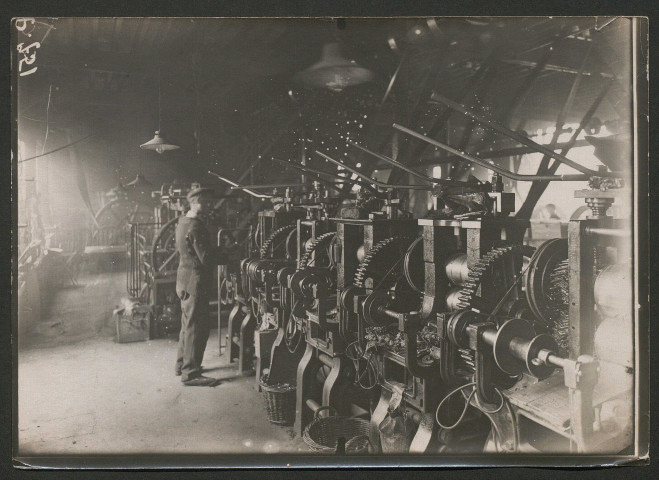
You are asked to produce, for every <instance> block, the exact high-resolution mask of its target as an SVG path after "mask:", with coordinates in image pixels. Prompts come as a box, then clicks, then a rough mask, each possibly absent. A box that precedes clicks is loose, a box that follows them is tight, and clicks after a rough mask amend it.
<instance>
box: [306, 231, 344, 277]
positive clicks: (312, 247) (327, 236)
mask: <svg viewBox="0 0 659 480" xmlns="http://www.w3.org/2000/svg"><path fill="white" fill-rule="evenodd" d="M334 237H336V232H328V233H323V234H322V235H319V236H318V237H316V238H315V239H314V240H313V241H312V242H311V243H310V244H309V245H307V248H306V251H305V252H304V254H303V255H302V257H301V258H300V268H299V269H300V270H303V269H305V268H307V266H308V265H309V261H310V260H311V255H312V254H313V253H314V252H316V251H318V250H319V249H320V248H323V247H328V246H329V245H330V244H331V243H332V240H334Z"/></svg>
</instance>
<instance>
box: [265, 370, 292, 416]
mask: <svg viewBox="0 0 659 480" xmlns="http://www.w3.org/2000/svg"><path fill="white" fill-rule="evenodd" d="M260 383H261V392H262V394H263V404H264V406H265V413H266V415H267V417H268V421H269V422H270V423H274V424H275V425H292V424H293V423H294V422H295V385H290V384H286V385H268V379H267V377H263V378H262V379H261V382H260Z"/></svg>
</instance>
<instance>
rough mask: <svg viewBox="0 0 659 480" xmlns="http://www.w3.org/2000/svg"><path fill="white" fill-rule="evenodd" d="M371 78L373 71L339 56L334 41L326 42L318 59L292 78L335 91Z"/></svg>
mask: <svg viewBox="0 0 659 480" xmlns="http://www.w3.org/2000/svg"><path fill="white" fill-rule="evenodd" d="M372 79H373V72H371V71H370V70H368V69H367V68H364V67H362V66H360V65H359V64H357V62H355V61H354V60H348V59H346V58H344V57H343V56H341V52H340V50H339V44H338V43H336V42H332V43H326V44H325V45H324V46H323V53H322V56H321V58H320V61H318V62H316V63H315V64H313V65H312V66H311V67H309V68H307V69H306V70H303V71H302V72H298V73H297V74H296V75H295V76H294V77H293V80H295V81H296V82H299V83H301V84H304V85H306V86H309V87H319V88H329V89H330V90H333V91H335V92H340V91H341V90H343V89H344V88H346V87H350V86H353V85H359V84H361V83H365V82H369V81H371V80H372Z"/></svg>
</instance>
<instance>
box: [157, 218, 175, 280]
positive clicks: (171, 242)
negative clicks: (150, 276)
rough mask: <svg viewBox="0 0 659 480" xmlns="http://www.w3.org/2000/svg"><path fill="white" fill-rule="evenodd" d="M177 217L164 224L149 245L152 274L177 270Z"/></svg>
mask: <svg viewBox="0 0 659 480" xmlns="http://www.w3.org/2000/svg"><path fill="white" fill-rule="evenodd" d="M178 219H179V217H176V218H172V219H171V220H170V221H169V222H167V223H166V224H164V225H163V226H162V227H161V228H160V230H158V233H157V234H156V236H155V237H154V239H153V243H152V245H151V265H152V267H153V271H154V273H162V272H165V271H173V270H176V269H177V268H178V262H179V253H178V249H177V248H176V225H177V224H178Z"/></svg>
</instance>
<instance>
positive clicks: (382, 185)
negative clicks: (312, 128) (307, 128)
mask: <svg viewBox="0 0 659 480" xmlns="http://www.w3.org/2000/svg"><path fill="white" fill-rule="evenodd" d="M315 153H316V154H317V155H320V156H321V157H323V158H324V159H325V160H328V161H330V162H332V163H333V164H335V165H338V166H340V167H343V168H345V169H346V170H348V171H349V172H350V173H354V174H355V175H357V176H358V177H361V178H363V179H364V180H366V181H368V182H370V183H372V184H373V185H376V186H378V187H380V188H389V189H396V188H405V189H409V190H432V187H431V186H430V185H390V184H388V183H384V182H379V181H377V180H375V179H374V178H371V177H369V176H367V175H364V174H363V173H361V172H360V171H358V170H355V169H354V168H352V167H349V166H348V165H346V164H344V163H341V162H339V161H338V160H334V159H333V158H332V157H329V156H327V155H325V154H324V153H322V152H319V151H318V150H316V151H315Z"/></svg>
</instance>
